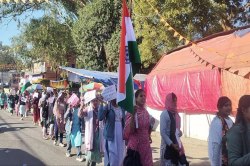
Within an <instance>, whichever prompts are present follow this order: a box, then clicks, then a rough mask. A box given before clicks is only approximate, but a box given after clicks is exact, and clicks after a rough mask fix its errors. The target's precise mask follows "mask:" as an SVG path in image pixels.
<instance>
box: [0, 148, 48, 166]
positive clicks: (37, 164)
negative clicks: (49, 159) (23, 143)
mask: <svg viewBox="0 0 250 166" xmlns="http://www.w3.org/2000/svg"><path fill="white" fill-rule="evenodd" d="M11 165H21V166H24V165H25V166H44V165H45V164H44V163H43V162H42V161H40V160H39V159H37V158H36V157H35V156H33V155H31V154H29V153H27V152H25V151H23V150H21V149H7V148H6V149H3V148H0V166H11Z"/></svg>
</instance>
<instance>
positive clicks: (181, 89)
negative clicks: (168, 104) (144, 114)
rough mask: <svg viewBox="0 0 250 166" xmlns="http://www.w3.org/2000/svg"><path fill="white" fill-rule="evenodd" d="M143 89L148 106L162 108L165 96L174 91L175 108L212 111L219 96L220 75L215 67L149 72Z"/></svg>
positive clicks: (188, 110)
mask: <svg viewBox="0 0 250 166" xmlns="http://www.w3.org/2000/svg"><path fill="white" fill-rule="evenodd" d="M145 88H146V95H147V106H149V107H151V108H155V109H159V110H163V109H164V108H165V98H166V95H167V94H168V93H171V92H173V93H175V94H176V96H177V102H178V103H177V109H178V111H180V112H186V113H214V112H217V107H216V104H217V100H218V98H219V97H220V96H221V89H220V88H221V77H220V72H219V71H218V70H204V71H196V72H184V73H175V74H169V73H162V74H155V75H154V74H150V75H148V77H147V79H146V84H145Z"/></svg>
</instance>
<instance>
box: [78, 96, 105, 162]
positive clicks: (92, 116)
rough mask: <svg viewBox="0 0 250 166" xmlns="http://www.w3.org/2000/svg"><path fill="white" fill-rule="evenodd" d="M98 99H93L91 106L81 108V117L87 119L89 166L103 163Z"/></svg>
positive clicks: (86, 145)
mask: <svg viewBox="0 0 250 166" xmlns="http://www.w3.org/2000/svg"><path fill="white" fill-rule="evenodd" d="M98 108H99V101H98V99H93V100H92V101H91V102H90V104H89V106H87V107H86V108H83V104H82V106H81V108H80V112H79V113H80V117H84V119H85V148H86V162H87V166H95V165H96V163H101V162H102V156H101V151H102V150H103V148H102V139H101V134H100V133H101V130H100V122H99V120H98Z"/></svg>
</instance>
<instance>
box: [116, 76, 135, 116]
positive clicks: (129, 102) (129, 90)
mask: <svg viewBox="0 0 250 166" xmlns="http://www.w3.org/2000/svg"><path fill="white" fill-rule="evenodd" d="M133 86H134V84H133V81H132V73H131V72H130V74H129V77H128V79H127V82H126V98H125V100H123V101H121V102H119V103H118V105H119V106H120V107H122V108H123V109H125V110H126V111H128V112H129V113H131V114H133V113H134V87H133Z"/></svg>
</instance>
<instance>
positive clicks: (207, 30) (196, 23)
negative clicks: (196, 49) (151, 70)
mask: <svg viewBox="0 0 250 166" xmlns="http://www.w3.org/2000/svg"><path fill="white" fill-rule="evenodd" d="M148 2H150V3H151V4H152V5H153V6H154V7H155V8H156V9H157V10H158V11H159V13H160V14H161V15H162V16H163V17H164V18H166V20H167V21H168V23H169V24H170V25H171V26H173V27H174V28H175V29H176V30H177V31H178V32H180V33H181V34H182V35H183V36H186V37H187V38H189V39H191V40H196V39H199V38H202V37H205V36H208V35H211V34H213V33H216V32H221V31H224V30H229V29H231V28H234V27H237V26H241V25H244V24H247V23H249V20H247V19H246V16H247V14H249V11H248V10H247V9H245V8H244V6H245V5H246V1H244V0H232V1H222V0H212V1H200V0H171V1H169V0H168V1H165V0H163V1H159V0H135V1H134V4H133V6H134V7H133V20H134V25H135V29H136V34H137V36H138V38H139V41H140V44H139V49H140V52H141V56H142V62H143V65H144V67H146V68H147V67H149V66H150V65H151V64H155V63H156V62H157V61H158V60H159V58H160V57H161V55H162V54H163V53H165V52H167V51H169V50H172V49H173V48H176V47H178V46H180V45H182V44H184V43H183V42H180V41H179V40H178V38H175V37H173V31H169V30H167V28H166V27H165V26H164V25H163V24H162V23H161V22H160V18H159V16H157V15H156V13H155V11H154V10H153V9H152V8H151V6H150V5H149V3H148ZM248 9H249V8H248Z"/></svg>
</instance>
